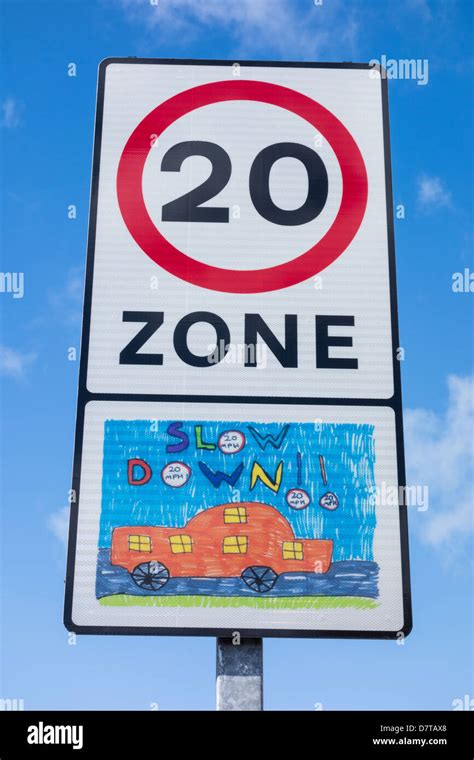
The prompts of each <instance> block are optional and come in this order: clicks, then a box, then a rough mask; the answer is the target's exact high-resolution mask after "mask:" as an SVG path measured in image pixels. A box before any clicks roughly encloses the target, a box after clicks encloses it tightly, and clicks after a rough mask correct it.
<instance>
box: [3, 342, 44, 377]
mask: <svg viewBox="0 0 474 760" xmlns="http://www.w3.org/2000/svg"><path fill="white" fill-rule="evenodd" d="M35 359H36V354H33V353H24V352H21V351H15V350H14V349H13V348H9V347H8V346H0V374H2V375H8V376H10V377H16V378H21V377H24V374H25V370H26V368H27V367H28V365H29V364H31V363H32V362H34V360H35Z"/></svg>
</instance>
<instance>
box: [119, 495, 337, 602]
mask: <svg viewBox="0 0 474 760" xmlns="http://www.w3.org/2000/svg"><path fill="white" fill-rule="evenodd" d="M332 550H333V542H332V541H331V540H326V539H312V538H311V539H303V538H295V535H294V533H293V529H292V527H291V525H290V523H289V522H288V520H287V519H286V518H285V517H283V515H282V514H281V513H280V512H279V511H278V510H277V509H275V508H274V507H271V506H269V505H268V504H259V503H253V502H240V503H233V504H221V505H219V506H216V507H211V508H210V509H206V510H204V511H203V512H200V513H199V514H197V515H195V516H194V517H193V518H191V520H189V521H188V522H187V523H186V525H185V526H184V527H183V528H164V527H150V526H140V527H136V526H133V527H130V526H126V527H120V528H115V529H114V530H113V533H112V551H111V563H112V565H119V566H120V567H124V568H126V569H127V570H128V571H129V573H130V574H131V576H132V578H133V580H134V581H135V583H136V584H137V586H139V587H140V588H142V589H147V590H150V591H158V590H159V589H160V588H162V587H163V586H164V585H165V583H166V582H167V581H168V579H169V578H173V577H174V578H178V577H179V578H182V577H204V578H227V577H229V578H233V577H239V576H240V577H241V578H242V580H243V581H244V582H245V583H246V584H247V586H248V587H249V588H250V589H252V591H256V592H259V593H263V592H265V591H270V589H272V588H273V586H274V585H275V583H276V580H277V578H278V576H279V575H280V574H281V573H285V572H295V571H301V572H305V573H307V572H310V573H314V572H316V573H326V572H327V571H328V569H329V566H330V564H331V557H332Z"/></svg>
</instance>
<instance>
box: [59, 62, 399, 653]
mask: <svg viewBox="0 0 474 760" xmlns="http://www.w3.org/2000/svg"><path fill="white" fill-rule="evenodd" d="M111 64H127V65H128V64H151V65H153V64H157V65H178V66H185V65H190V66H230V67H232V66H234V65H235V64H239V65H241V66H247V67H258V66H260V67H262V66H264V67H278V68H308V69H311V68H315V69H317V68H329V69H366V70H367V71H369V70H370V69H375V70H378V71H379V72H380V74H381V96H382V118H383V132H384V154H385V192H386V206H387V233H388V257H389V279H390V307H391V325H392V357H393V381H394V393H393V396H392V397H391V398H390V399H348V398H339V399H337V398H333V399H327V398H320V397H314V398H308V397H304V398H298V397H281V396H277V397H272V396H251V397H249V396H212V395H204V396H203V395H192V396H187V395H173V394H165V395H164V394H126V393H91V392H90V391H89V390H88V389H87V366H88V354H89V336H90V323H91V304H92V285H93V272H94V253H95V237H96V223H97V205H98V190H99V172H100V154H101V143H102V122H103V107H104V90H105V76H106V70H107V66H109V65H111ZM399 345H400V343H399V330H398V299H397V286H396V266H395V242H394V224H393V197H392V168H391V153H390V125H389V107H388V87H387V78H386V73H385V70H384V69H383V67H381V66H380V65H378V64H370V63H353V62H343V63H333V62H327V63H323V62H318V63H314V62H297V61H247V60H241V59H238V60H232V61H231V60H209V59H180V58H136V57H130V58H114V57H112V58H106V59H104V60H103V61H101V63H100V65H99V75H98V83H97V106H96V118H95V130H94V152H93V161H92V179H91V194H90V212H89V231H88V243H87V258H86V277H85V291H84V308H83V323H82V339H81V358H80V368H79V388H78V398H77V415H76V434H75V443H74V457H73V476H72V493H73V494H74V495H75V499H74V501H72V503H71V514H70V522H69V541H68V557H67V572H66V589H65V602H64V625H65V626H66V628H67V630H69V631H71V632H74V633H77V634H99V635H125V636H126V635H128V636H137V635H138V636H222V637H232V636H233V635H234V634H235V633H236V632H238V633H239V634H240V636H241V637H245V638H247V637H250V638H261V637H272V638H273V637H277V638H339V639H395V638H398V639H399V638H401V635H402V636H403V637H405V636H407V635H408V634H409V633H410V631H411V630H412V607H411V587H410V561H409V549H408V520H407V507H406V505H405V504H403V503H400V504H399V514H400V546H401V570H402V592H403V612H404V624H403V627H402V628H400V629H398V630H396V631H357V630H348V631H343V630H335V631H327V630H314V631H311V630H292V629H289V630H284V629H277V628H270V629H263V628H258V629H254V628H233V629H231V628H163V627H158V628H157V627H144V626H95V625H94V626H89V625H88V626H84V625H77V624H76V623H74V621H73V619H72V606H73V593H74V566H75V556H76V543H77V528H78V518H79V493H80V480H81V463H82V444H83V433H84V416H85V408H86V405H87V403H88V402H89V401H107V400H108V401H154V402H160V401H186V402H195V403H198V402H204V403H206V402H210V403H253V404H266V403H272V404H274V403H280V404H285V405H292V404H310V405H313V404H319V405H325V406H331V405H334V406H384V407H389V408H391V409H393V411H394V413H395V428H396V442H397V469H398V483H399V486H402V487H404V486H405V485H406V473H405V457H404V439H403V417H402V392H401V372H400V361H399V359H398V358H397V351H398V348H399Z"/></svg>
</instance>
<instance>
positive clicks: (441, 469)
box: [405, 375, 474, 560]
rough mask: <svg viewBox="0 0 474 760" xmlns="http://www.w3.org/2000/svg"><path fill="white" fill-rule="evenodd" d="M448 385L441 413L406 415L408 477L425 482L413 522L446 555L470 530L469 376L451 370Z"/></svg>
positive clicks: (473, 495) (473, 487)
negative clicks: (423, 507) (424, 501)
mask: <svg viewBox="0 0 474 760" xmlns="http://www.w3.org/2000/svg"><path fill="white" fill-rule="evenodd" d="M448 389H449V393H448V403H447V408H446V411H445V412H444V413H441V414H435V413H434V412H433V411H429V410H426V409H409V410H408V411H407V412H406V414H405V436H406V460H407V470H408V477H407V480H408V483H409V484H411V485H428V487H429V508H428V510H427V511H426V512H423V513H417V514H418V515H419V519H418V520H417V524H418V526H419V528H420V530H421V538H422V540H424V541H425V542H426V543H427V544H429V545H430V546H432V547H434V548H436V549H437V550H438V551H439V552H440V553H442V555H443V558H444V559H445V560H451V559H454V558H455V557H458V556H459V555H462V554H463V552H464V551H465V550H466V548H467V544H468V542H469V539H470V537H471V536H472V533H473V530H474V520H473V516H474V441H473V429H474V376H470V377H459V376H456V375H451V376H450V377H449V378H448ZM412 514H415V513H414V512H413V513H412Z"/></svg>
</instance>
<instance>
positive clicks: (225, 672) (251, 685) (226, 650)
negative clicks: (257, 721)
mask: <svg viewBox="0 0 474 760" xmlns="http://www.w3.org/2000/svg"><path fill="white" fill-rule="evenodd" d="M216 710H237V711H242V710H263V639H241V641H240V643H239V644H234V642H233V640H232V639H224V638H217V639H216Z"/></svg>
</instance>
